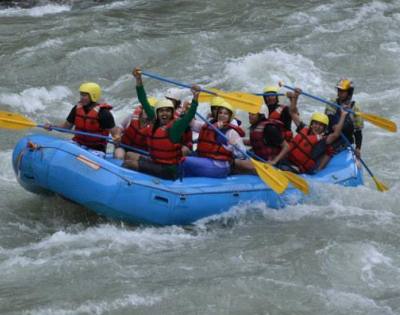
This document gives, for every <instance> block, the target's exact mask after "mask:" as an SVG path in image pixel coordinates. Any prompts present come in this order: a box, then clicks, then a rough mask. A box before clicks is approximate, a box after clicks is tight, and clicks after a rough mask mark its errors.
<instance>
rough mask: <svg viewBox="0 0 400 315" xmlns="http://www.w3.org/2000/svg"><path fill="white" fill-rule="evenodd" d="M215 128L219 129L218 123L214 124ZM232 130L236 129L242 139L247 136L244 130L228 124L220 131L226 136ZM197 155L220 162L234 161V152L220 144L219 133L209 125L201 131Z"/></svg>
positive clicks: (205, 125) (204, 126)
mask: <svg viewBox="0 0 400 315" xmlns="http://www.w3.org/2000/svg"><path fill="white" fill-rule="evenodd" d="M213 126H215V128H217V124H216V123H214V124H213ZM230 129H234V130H235V131H236V132H237V133H238V134H239V135H240V136H241V137H244V135H245V133H244V131H243V129H242V128H240V127H239V126H235V125H232V124H228V125H227V126H226V127H224V128H223V129H220V130H221V132H222V133H224V134H226V132H227V131H228V130H230ZM197 153H198V155H199V156H200V157H207V158H210V159H214V160H219V161H232V160H233V158H234V156H233V152H232V151H230V150H227V149H226V148H225V147H224V146H223V144H222V143H218V141H217V132H216V131H215V130H214V128H212V127H211V126H209V125H208V124H204V125H203V127H201V129H200V133H199V138H198V143H197Z"/></svg>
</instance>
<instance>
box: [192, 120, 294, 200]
mask: <svg viewBox="0 0 400 315" xmlns="http://www.w3.org/2000/svg"><path fill="white" fill-rule="evenodd" d="M196 116H197V117H199V118H200V119H201V120H203V121H204V122H205V123H206V124H207V125H209V126H210V127H211V128H213V129H214V130H215V132H217V133H218V134H219V135H220V136H221V137H223V138H224V139H225V140H227V141H228V138H227V137H226V136H225V135H224V134H223V133H222V132H221V131H220V130H219V129H218V128H217V127H215V126H214V125H213V124H211V123H210V122H209V121H208V120H207V119H205V118H204V117H203V116H202V115H200V114H199V113H196ZM233 146H234V147H235V148H236V149H237V150H238V151H240V152H241V153H242V154H243V155H244V156H246V157H247V158H248V159H249V160H250V161H251V162H252V163H253V165H254V168H255V169H256V172H257V174H258V176H260V178H261V179H262V180H263V181H264V182H265V183H266V184H267V185H268V186H269V187H271V189H272V190H273V191H275V192H276V193H278V194H281V193H283V192H284V191H285V189H286V188H287V186H288V185H289V181H288V179H287V178H286V177H285V176H283V175H282V173H280V172H279V171H278V170H277V169H275V168H274V167H273V166H271V165H268V164H267V163H262V162H259V161H257V160H254V159H252V158H251V157H250V156H249V155H248V154H247V152H245V151H243V150H241V149H240V148H239V147H238V146H237V145H235V144H233Z"/></svg>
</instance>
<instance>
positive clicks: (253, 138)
mask: <svg viewBox="0 0 400 315" xmlns="http://www.w3.org/2000/svg"><path fill="white" fill-rule="evenodd" d="M267 125H273V126H276V127H278V128H279V129H280V131H281V132H282V136H283V137H284V133H285V126H284V125H283V123H282V122H281V121H280V120H274V119H267V120H262V121H260V122H258V123H257V125H256V126H254V127H252V128H251V131H250V144H251V147H252V148H253V151H254V153H255V154H256V155H258V156H259V157H261V158H263V159H264V160H266V161H270V160H273V159H274V158H275V157H276V156H277V155H278V154H279V152H281V150H282V146H270V145H267V144H266V143H265V142H264V129H265V127H266V126H267Z"/></svg>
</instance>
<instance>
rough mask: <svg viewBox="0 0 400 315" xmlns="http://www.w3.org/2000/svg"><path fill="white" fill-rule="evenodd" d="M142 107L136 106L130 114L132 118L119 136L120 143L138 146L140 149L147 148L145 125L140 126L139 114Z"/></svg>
mask: <svg viewBox="0 0 400 315" xmlns="http://www.w3.org/2000/svg"><path fill="white" fill-rule="evenodd" d="M142 111H143V108H142V107H141V106H138V107H137V108H136V109H135V110H134V111H133V114H132V120H131V122H130V124H129V126H128V127H127V128H125V130H124V134H123V136H122V138H121V143H123V144H126V145H129V146H132V147H135V148H138V149H140V150H147V134H146V132H145V128H146V126H145V127H141V126H140V115H141V114H142Z"/></svg>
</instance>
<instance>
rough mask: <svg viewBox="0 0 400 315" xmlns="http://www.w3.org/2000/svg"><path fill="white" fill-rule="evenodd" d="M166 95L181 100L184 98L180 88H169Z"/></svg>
mask: <svg viewBox="0 0 400 315" xmlns="http://www.w3.org/2000/svg"><path fill="white" fill-rule="evenodd" d="M165 97H166V98H171V99H174V100H177V101H180V100H181V98H182V91H181V89H178V88H169V89H168V90H167V92H166V93H165Z"/></svg>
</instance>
